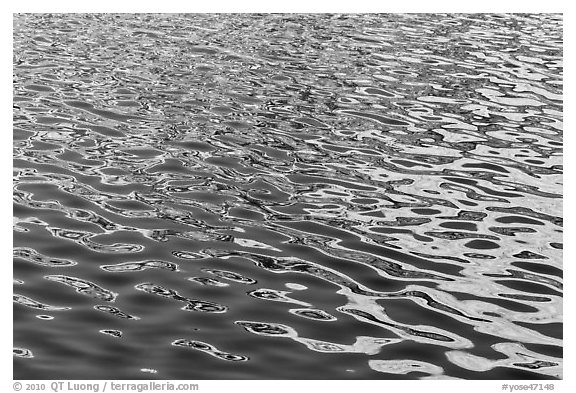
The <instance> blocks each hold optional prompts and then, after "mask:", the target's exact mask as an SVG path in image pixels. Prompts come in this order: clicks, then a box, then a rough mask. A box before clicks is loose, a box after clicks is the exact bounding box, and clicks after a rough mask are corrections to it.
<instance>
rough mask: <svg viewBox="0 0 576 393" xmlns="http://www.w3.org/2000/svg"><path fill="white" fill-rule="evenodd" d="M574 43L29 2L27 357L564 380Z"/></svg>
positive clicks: (519, 33) (479, 24)
mask: <svg viewBox="0 0 576 393" xmlns="http://www.w3.org/2000/svg"><path fill="white" fill-rule="evenodd" d="M562 45H563V37H562V18H561V16H559V15H550V14H541V15H520V14H518V15H416V14H412V15H375V14H372V15H328V14H324V15H280V14H276V15H253V14H244V15H170V14H162V15H129V14H127V15H112V14H101V15H98V14H93V15H74V14H70V15H50V14H36V15H33V14H28V15H15V16H14V131H13V132H14V133H13V135H14V378H18V379H24V378H26V379H36V378H39V379H59V378H62V379H77V378H81V379H102V378H115V379H137V378H146V379H148V378H152V379H267V378H274V379H276V378H282V379H352V378H359V379H418V378H464V379H504V378H505V379H546V378H561V377H562V348H563V346H562V140H563V137H562V111H563V108H562V80H563V76H562Z"/></svg>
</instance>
